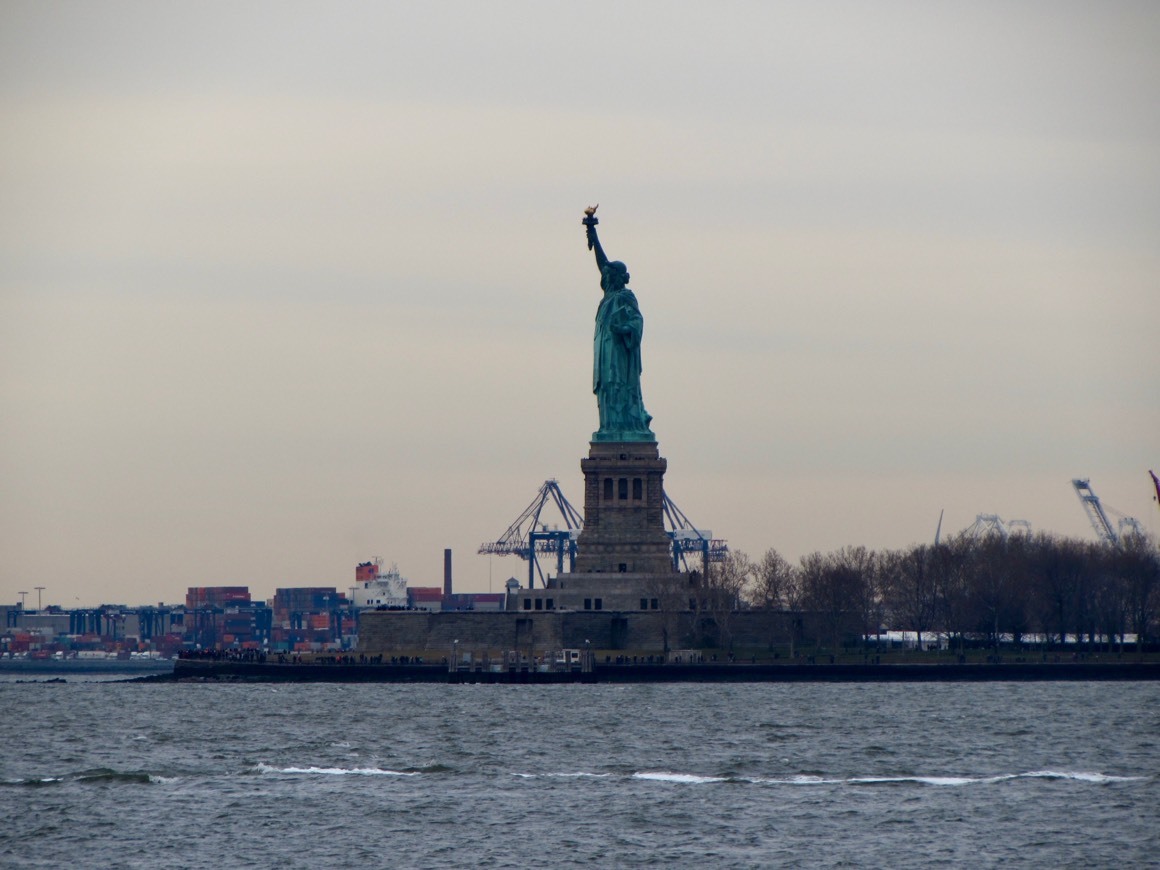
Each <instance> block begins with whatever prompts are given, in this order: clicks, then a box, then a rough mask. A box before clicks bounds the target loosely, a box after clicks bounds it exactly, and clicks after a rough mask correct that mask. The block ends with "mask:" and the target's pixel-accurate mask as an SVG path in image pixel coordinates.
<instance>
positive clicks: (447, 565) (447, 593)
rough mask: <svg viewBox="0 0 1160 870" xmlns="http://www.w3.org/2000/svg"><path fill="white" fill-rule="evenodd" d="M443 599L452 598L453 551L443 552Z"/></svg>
mask: <svg viewBox="0 0 1160 870" xmlns="http://www.w3.org/2000/svg"><path fill="white" fill-rule="evenodd" d="M443 597H444V598H445V599H447V598H450V597H451V550H450V548H448V549H446V550H444V551H443Z"/></svg>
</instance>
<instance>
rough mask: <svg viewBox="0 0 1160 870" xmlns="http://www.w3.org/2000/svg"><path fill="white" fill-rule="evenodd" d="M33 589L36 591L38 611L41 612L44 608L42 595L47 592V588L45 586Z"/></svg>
mask: <svg viewBox="0 0 1160 870" xmlns="http://www.w3.org/2000/svg"><path fill="white" fill-rule="evenodd" d="M32 588H33V589H35V590H36V609H37V610H40V609H41V607H42V604H41V600H40V593H41V592H43V591H44V590H45V587H44V586H33V587H32Z"/></svg>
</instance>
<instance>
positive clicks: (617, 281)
mask: <svg viewBox="0 0 1160 870" xmlns="http://www.w3.org/2000/svg"><path fill="white" fill-rule="evenodd" d="M627 284H628V266H626V265H624V263H622V262H620V260H612V261H611V262H609V263H607V264H606V265H605V266H604V268H603V269H601V270H600V287H601V289H602V290H623V289H624V288H625V286H626V285H627Z"/></svg>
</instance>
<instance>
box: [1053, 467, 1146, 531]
mask: <svg viewBox="0 0 1160 870" xmlns="http://www.w3.org/2000/svg"><path fill="white" fill-rule="evenodd" d="M1149 474H1151V472H1149ZM1152 479H1153V480H1155V479H1156V475H1154V474H1153V475H1152ZM1071 485H1072V487H1073V488H1074V489H1075V494H1076V495H1077V496H1078V497H1079V501H1080V504H1081V505H1083V511H1084V513H1085V514H1087V518H1088V521H1089V522H1090V523H1091V524H1092V528H1093V529H1095V532H1096V537H1098V538H1099V539H1100V540H1101V541H1102V542H1103V543H1105V544H1112V545H1113V546H1114V545H1115V544H1118V543H1119V542H1120V538H1121V537H1123V536H1124V535H1125V534H1135V535H1142V534H1143V529H1142V528H1141V527H1140V521H1139V520H1138V519H1136V518H1135V517H1129V516H1124V515H1123V514H1121V513H1120V512H1119V511H1117V510H1115V509H1114V508H1110V507H1109V508H1107V510H1105V509H1104V505H1103V504H1102V503H1101V502H1100V499H1099V496H1097V495H1096V494H1095V493H1094V492H1092V488H1091V481H1090V479H1082V480H1081V479H1080V478H1073V479H1072V481H1071ZM1109 510H1110V511H1111V512H1112V513H1114V514H1116V516H1117V518H1118V520H1119V522H1118V523H1117V524H1116V527H1115V528H1113V527H1112V521H1111V520H1110V519H1108V513H1107V512H1108V511H1109ZM1125 530H1127V531H1125Z"/></svg>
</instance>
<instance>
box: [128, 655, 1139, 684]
mask: <svg viewBox="0 0 1160 870" xmlns="http://www.w3.org/2000/svg"><path fill="white" fill-rule="evenodd" d="M148 679H150V680H151V681H156V680H157V678H156V677H154V678H148ZM170 679H175V680H223V681H238V682H301V683H314V682H334V683H581V682H583V683H733V682H737V683H976V682H1069V681H1070V682H1075V681H1080V682H1082V681H1096V682H1109V681H1139V680H1149V681H1150V680H1160V663H1155V662H1149V663H1143V664H1140V663H1124V662H1114V663H1106V664H1105V663H1099V664H1096V663H1067V664H1039V663H1035V664H1030V663H1015V664H963V665H960V664H937V665H913V664H899V665H852V664H837V665H826V664H821V665H796V664H795V665H776V664H756V665H755V664H742V663H736V664H725V663H706V664H695V665H689V664H635V665H634V664H621V665H617V664H599V663H598V664H597V665H596V666H595V667H594V668H593V670H592V672H591V673H580V672H561V673H555V672H541V671H535V670H532V671H527V670H518V671H484V670H477V671H459V672H457V673H451V672H449V671H448V668H447V666H446V665H443V664H429V665H428V664H424V665H391V664H381V665H364V664H276V663H261V664H259V663H257V662H215V661H201V660H196V659H181V660H179V661H178V662H176V666H175V667H174V672H173V676H172V677H171V678H170Z"/></svg>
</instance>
